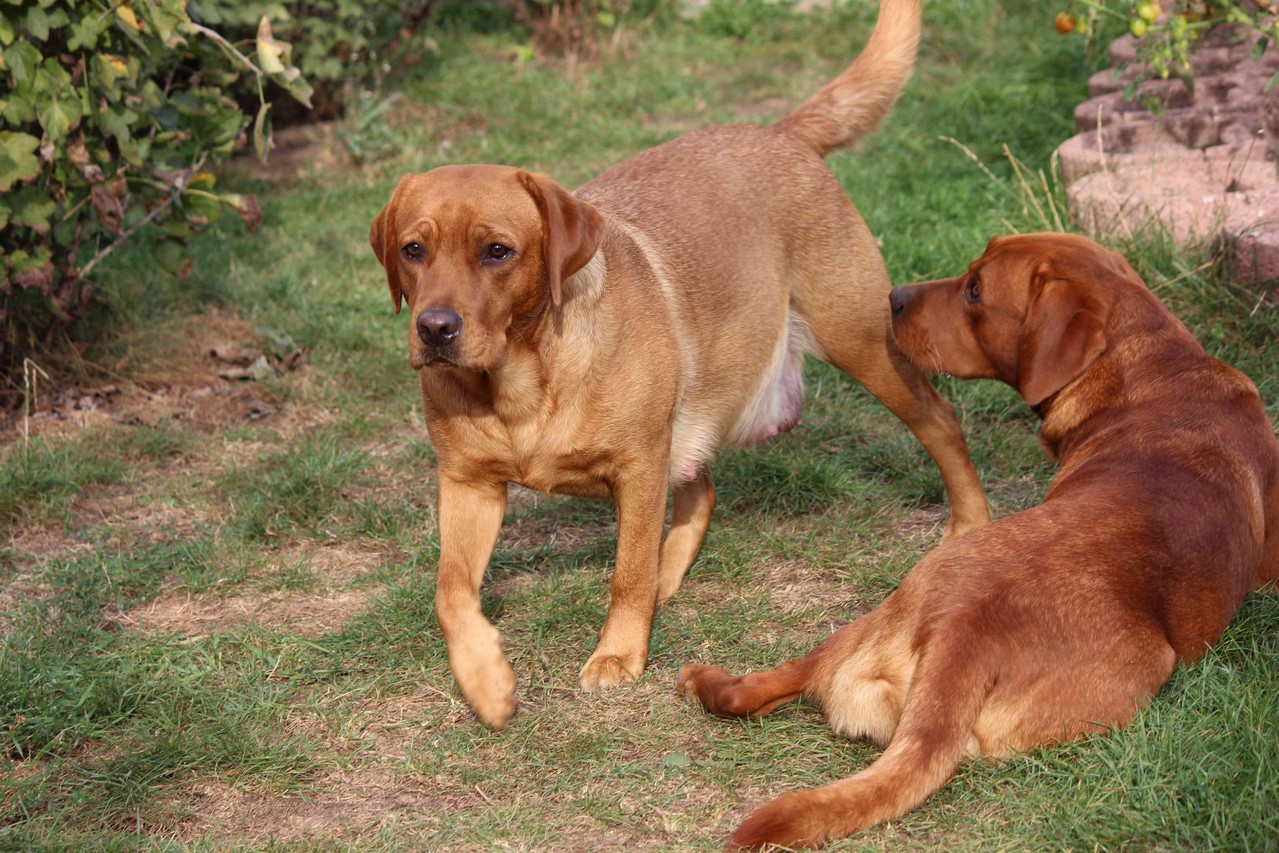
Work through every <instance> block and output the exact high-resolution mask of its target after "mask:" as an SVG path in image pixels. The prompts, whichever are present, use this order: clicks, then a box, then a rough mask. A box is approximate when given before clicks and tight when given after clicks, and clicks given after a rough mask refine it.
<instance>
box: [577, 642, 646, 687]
mask: <svg viewBox="0 0 1279 853" xmlns="http://www.w3.org/2000/svg"><path fill="white" fill-rule="evenodd" d="M643 674H644V656H643V655H627V656H621V655H610V654H601V653H600V652H598V651H597V652H596V653H595V654H593V655H591V659H590V660H588V661H587V662H586V664H585V665H584V666H583V667H582V675H581V679H582V690H584V691H586V692H588V693H589V692H590V691H592V690H595V689H597V688H600V687H617V686H618V685H619V684H623V683H625V682H629V681H635V680H636V679H637V678H639V677H640V676H641V675H643Z"/></svg>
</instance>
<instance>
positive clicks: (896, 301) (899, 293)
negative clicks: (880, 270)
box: [888, 287, 910, 317]
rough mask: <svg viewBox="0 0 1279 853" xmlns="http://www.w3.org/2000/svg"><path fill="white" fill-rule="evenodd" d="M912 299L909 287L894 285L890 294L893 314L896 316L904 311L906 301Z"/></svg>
mask: <svg viewBox="0 0 1279 853" xmlns="http://www.w3.org/2000/svg"><path fill="white" fill-rule="evenodd" d="M909 299H910V288H909V287H894V288H893V289H892V291H891V292H889V294H888V304H889V305H891V306H892V307H893V316H894V317H896V316H897V315H898V314H900V313H901V312H902V311H904V310H906V302H907V301H908V300H909Z"/></svg>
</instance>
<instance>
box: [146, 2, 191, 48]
mask: <svg viewBox="0 0 1279 853" xmlns="http://www.w3.org/2000/svg"><path fill="white" fill-rule="evenodd" d="M143 16H144V17H145V18H146V20H147V21H148V22H150V24H151V27H152V29H154V30H155V32H156V35H158V36H159V37H160V40H161V41H163V42H164V43H165V44H169V43H170V42H171V40H172V38H173V34H174V32H175V31H176V30H177V28H178V27H179V26H180V25H181V24H183V23H184V22H186V21H188V20H190V18H189V17H188V16H187V11H186V3H182V2H174V0H158V2H157V0H147V2H146V4H145V9H144V11H143Z"/></svg>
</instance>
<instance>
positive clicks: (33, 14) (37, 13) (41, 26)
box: [27, 6, 49, 41]
mask: <svg viewBox="0 0 1279 853" xmlns="http://www.w3.org/2000/svg"><path fill="white" fill-rule="evenodd" d="M27 32H28V33H30V34H31V35H33V36H35V37H36V38H37V39H39V40H40V41H45V40H47V39H48V38H49V15H48V13H47V12H45V11H44V10H43V9H41V8H40V7H39V6H35V7H33V8H32V9H31V10H30V11H29V12H27Z"/></svg>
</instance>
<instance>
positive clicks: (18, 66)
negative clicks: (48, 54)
mask: <svg viewBox="0 0 1279 853" xmlns="http://www.w3.org/2000/svg"><path fill="white" fill-rule="evenodd" d="M4 64H5V66H6V67H8V69H9V71H10V72H12V74H13V82H14V83H15V84H17V85H19V86H21V85H22V84H24V83H30V82H31V80H32V77H33V75H34V74H35V70H36V68H38V67H39V65H40V51H39V50H37V49H36V46H35V45H33V44H31V42H26V41H20V42H18V43H17V44H15V45H13V46H12V47H10V48H8V49H6V50H5V52H4Z"/></svg>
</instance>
